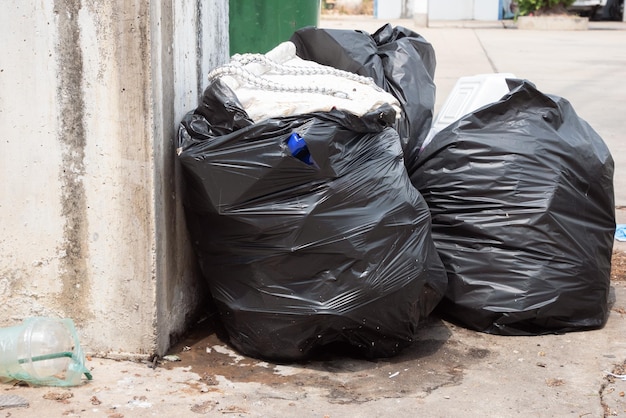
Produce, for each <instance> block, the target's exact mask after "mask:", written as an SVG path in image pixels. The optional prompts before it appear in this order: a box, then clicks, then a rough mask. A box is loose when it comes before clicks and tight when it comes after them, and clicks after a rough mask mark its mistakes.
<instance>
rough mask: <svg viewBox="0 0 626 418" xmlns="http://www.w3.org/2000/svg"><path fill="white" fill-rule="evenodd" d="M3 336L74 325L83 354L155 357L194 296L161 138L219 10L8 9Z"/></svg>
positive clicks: (98, 1)
mask: <svg viewBox="0 0 626 418" xmlns="http://www.w3.org/2000/svg"><path fill="white" fill-rule="evenodd" d="M3 6H4V7H3V12H2V13H1V14H0V28H2V29H0V31H1V32H2V35H3V36H2V38H3V39H2V55H1V56H0V144H1V145H0V178H1V179H2V183H1V185H0V219H1V221H0V326H9V325H14V324H16V323H17V322H19V321H20V320H21V319H23V318H26V317H29V316H35V315H41V316H61V317H69V318H72V319H74V321H75V322H76V324H77V326H78V329H79V334H80V338H81V344H82V345H83V346H84V348H85V349H86V351H88V352H91V353H100V354H102V355H104V354H106V355H111V356H112V355H120V356H127V355H129V354H133V355H150V354H153V353H159V354H163V352H164V351H165V350H166V349H167V348H168V347H169V345H170V337H171V336H176V335H177V334H178V333H180V332H182V331H183V330H184V328H185V327H186V325H187V323H188V322H189V321H190V320H191V319H192V317H193V313H194V312H195V310H196V308H197V306H198V304H199V303H201V299H200V298H201V296H202V293H203V287H202V285H201V281H199V280H198V273H197V267H196V264H195V260H194V257H193V254H192V251H191V249H190V248H189V245H188V241H187V239H186V230H185V226H184V217H183V211H182V208H181V206H180V199H178V189H179V188H178V186H177V184H176V183H175V180H174V179H175V173H176V170H177V166H176V164H175V160H174V150H173V139H174V135H175V129H176V126H177V123H178V121H179V120H180V118H181V117H182V115H183V114H184V113H185V112H187V111H188V110H191V109H192V108H193V107H195V105H196V103H197V98H198V95H199V94H200V93H201V91H202V89H203V88H204V87H205V85H206V74H207V73H208V71H209V70H210V69H211V68H212V67H213V66H215V65H218V64H220V63H222V62H224V61H226V59H227V54H228V1H227V0H206V1H199V0H169V1H168V0H158V1H154V0H153V1H149V0H134V1H133V0H93V1H88V2H87V1H85V2H81V1H80V0H57V1H42V2H24V1H20V0H5V2H4V3H3Z"/></svg>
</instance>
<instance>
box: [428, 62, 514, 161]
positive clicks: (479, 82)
mask: <svg viewBox="0 0 626 418" xmlns="http://www.w3.org/2000/svg"><path fill="white" fill-rule="evenodd" d="M507 78H515V75H513V74H511V73H493V74H478V75H474V76H467V77H461V78H459V79H458V80H457V82H456V84H455V85H454V87H453V89H452V91H451V92H450V94H449V95H448V97H447V98H446V101H445V102H444V104H443V106H442V108H441V110H440V111H439V113H438V114H437V116H436V117H435V120H434V121H433V124H432V127H431V128H430V131H429V132H428V135H427V136H426V139H425V140H424V143H423V144H422V149H424V147H426V145H428V144H429V143H430V141H431V140H432V138H433V137H434V136H435V135H436V134H437V133H438V132H439V131H441V130H442V129H444V128H445V127H447V126H448V125H450V124H452V123H454V122H456V121H457V120H459V119H460V118H461V117H463V116H465V115H467V114H468V113H471V112H473V111H475V110H477V109H480V108H481V107H483V106H485V105H488V104H490V103H494V102H497V101H498V100H500V99H501V98H502V97H503V96H504V95H505V94H507V93H508V92H509V88H508V86H507V84H506V79H507Z"/></svg>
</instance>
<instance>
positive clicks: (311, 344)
mask: <svg viewBox="0 0 626 418" xmlns="http://www.w3.org/2000/svg"><path fill="white" fill-rule="evenodd" d="M394 118H395V112H394V111H393V109H392V108H391V107H390V106H388V105H385V106H383V107H381V108H379V110H377V111H376V112H372V113H369V114H366V115H364V116H363V117H360V118H359V117H356V116H354V115H352V114H350V113H345V112H342V111H339V110H333V111H330V112H318V113H311V114H304V115H298V116H289V117H281V118H270V119H266V120H264V121H262V122H258V123H253V122H252V121H251V120H249V119H248V118H247V115H246V113H245V111H244V110H243V109H242V107H241V105H240V103H239V102H238V100H237V98H236V96H235V95H234V93H233V92H232V90H230V89H229V88H228V87H227V86H226V85H225V84H223V83H221V81H219V80H217V81H215V82H213V83H212V84H210V85H209V87H208V88H207V89H206V90H205V92H204V95H203V98H202V103H201V105H200V106H199V107H198V108H197V109H196V110H195V111H193V112H190V113H189V114H187V115H186V116H185V118H184V120H183V121H182V123H181V125H180V129H179V135H178V151H177V153H178V157H179V160H180V162H181V166H182V168H183V173H184V186H185V187H186V189H187V190H186V192H185V200H184V202H185V214H186V218H187V222H188V228H189V231H190V235H191V237H192V240H193V244H194V247H195V250H196V253H197V256H198V259H199V262H200V264H201V268H202V271H203V274H204V276H205V277H206V279H207V281H208V284H209V287H210V289H211V293H212V295H213V298H214V301H215V304H216V305H217V307H218V309H219V311H220V316H221V322H222V324H223V325H224V328H225V329H226V331H227V333H228V335H229V339H230V342H231V343H232V345H233V346H234V347H235V348H237V349H238V350H240V351H241V352H243V353H244V354H246V355H250V356H253V357H261V358H267V359H276V360H297V359H303V358H305V357H307V356H309V355H310V354H312V352H313V351H314V350H316V349H318V348H320V347H323V346H326V345H327V344H331V343H332V344H333V345H342V344H343V343H346V344H347V345H349V346H352V347H354V348H355V349H356V352H357V353H358V354H360V355H363V356H366V357H388V356H392V355H395V354H396V353H398V352H399V351H400V350H401V349H402V348H404V347H406V346H407V345H409V344H411V342H412V341H413V339H414V336H415V332H416V327H417V326H418V323H419V321H420V319H421V318H423V317H425V316H426V315H428V314H429V313H430V312H431V311H432V310H433V309H434V307H435V306H436V305H437V303H438V302H439V301H440V300H441V297H442V296H443V293H444V292H445V288H446V284H447V279H446V275H445V270H444V268H443V264H442V263H441V260H440V259H439V258H438V256H437V253H436V249H435V246H434V243H433V241H432V238H431V232H430V214H429V211H428V207H427V205H426V203H425V202H424V200H423V198H422V197H421V195H420V194H419V192H418V191H417V190H416V189H415V188H414V187H413V186H412V185H411V183H410V180H409V177H408V175H407V173H406V170H405V168H404V164H403V159H402V149H401V145H400V140H399V138H398V135H397V133H396V131H395V130H394V129H392V128H389V127H387V126H388V125H389V124H390V123H392V122H393V121H394ZM292 142H296V143H299V144H300V145H302V144H303V143H304V145H305V146H304V147H302V146H300V147H296V146H294V147H293V148H291V145H293V144H292ZM294 155H295V156H294Z"/></svg>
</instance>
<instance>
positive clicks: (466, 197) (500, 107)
mask: <svg viewBox="0 0 626 418" xmlns="http://www.w3.org/2000/svg"><path fill="white" fill-rule="evenodd" d="M507 82H508V83H509V87H510V88H511V91H510V93H509V94H508V95H506V96H504V97H503V98H502V100H501V101H499V102H496V103H494V104H491V105H488V106H485V107H483V108H481V109H479V110H477V111H475V112H474V113H470V114H468V115H466V116H465V117H463V118H461V119H460V120H458V121H457V122H455V123H453V124H452V125H450V126H448V127H447V128H446V129H444V130H442V131H441V132H439V133H438V134H437V135H436V136H435V137H434V138H433V140H432V142H431V143H430V144H428V145H427V146H426V147H425V148H424V150H423V153H422V154H421V155H420V160H419V168H418V170H417V171H416V172H415V173H414V175H413V176H412V177H411V180H412V181H413V183H414V184H415V186H416V187H417V188H418V190H420V192H421V193H422V195H423V196H424V198H425V199H426V201H427V203H428V205H429V207H430V210H431V214H432V222H433V239H434V240H435V244H436V246H437V249H438V251H439V255H440V256H441V259H442V261H443V263H444V265H445V266H446V270H447V272H448V280H449V284H448V290H447V292H446V296H445V297H444V300H443V301H442V303H441V304H440V305H439V307H438V312H441V313H442V314H443V315H445V316H448V317H449V318H451V319H453V320H456V321H458V322H460V323H462V324H464V325H466V326H468V327H469V328H472V329H476V330H479V331H484V332H488V333H494V334H504V335H533V334H539V333H549V332H566V331H572V330H583V329H591V328H599V327H602V326H603V325H604V323H605V321H606V319H607V314H608V294H609V287H610V269H611V252H612V246H613V231H614V228H615V210H614V194H613V159H612V157H611V154H610V152H609V150H608V148H607V147H606V145H605V144H604V142H603V141H602V139H601V138H600V136H599V135H598V134H597V133H596V132H595V131H594V130H593V129H592V128H591V127H590V126H589V125H588V124H587V123H586V122H584V121H583V120H581V119H580V118H579V117H578V116H577V114H576V113H575V111H574V110H573V108H572V106H571V105H570V103H569V102H567V101H566V100H564V99H563V98H559V97H555V96H547V95H544V94H542V93H540V92H539V91H538V90H536V88H535V87H534V86H533V85H532V84H531V83H529V82H527V81H520V80H507Z"/></svg>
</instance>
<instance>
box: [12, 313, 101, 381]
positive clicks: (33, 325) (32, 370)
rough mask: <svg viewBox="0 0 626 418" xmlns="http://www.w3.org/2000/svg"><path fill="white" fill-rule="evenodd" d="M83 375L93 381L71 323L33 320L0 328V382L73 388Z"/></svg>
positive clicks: (50, 319)
mask: <svg viewBox="0 0 626 418" xmlns="http://www.w3.org/2000/svg"><path fill="white" fill-rule="evenodd" d="M83 374H84V375H85V376H86V377H87V379H88V380H91V379H92V376H91V374H90V373H89V371H88V370H87V369H86V368H85V355H84V353H83V351H82V348H81V347H80V344H79V341H78V335H77V333H76V328H75V327H74V322H73V321H72V320H71V319H67V318H66V319H56V318H45V317H33V318H28V319H26V320H24V321H23V322H22V324H21V325H16V326H13V327H9V328H0V381H1V380H8V381H12V380H18V381H22V382H26V383H29V384H32V385H41V386H76V385H79V384H81V383H82V375H83Z"/></svg>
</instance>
